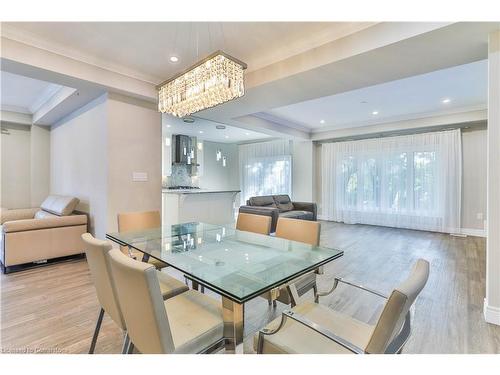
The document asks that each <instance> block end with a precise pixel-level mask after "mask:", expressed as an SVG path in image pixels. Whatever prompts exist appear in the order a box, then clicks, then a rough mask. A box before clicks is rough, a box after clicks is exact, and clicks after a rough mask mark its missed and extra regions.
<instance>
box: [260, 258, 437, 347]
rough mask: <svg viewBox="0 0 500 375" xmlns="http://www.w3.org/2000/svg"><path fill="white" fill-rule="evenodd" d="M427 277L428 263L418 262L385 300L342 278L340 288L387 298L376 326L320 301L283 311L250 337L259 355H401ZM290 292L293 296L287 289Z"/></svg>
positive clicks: (336, 282)
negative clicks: (343, 287) (358, 290)
mask: <svg viewBox="0 0 500 375" xmlns="http://www.w3.org/2000/svg"><path fill="white" fill-rule="evenodd" d="M428 277H429V263H428V262H427V261H426V260H423V259H419V260H418V261H417V262H416V263H415V265H414V267H413V270H412V271H411V273H410V276H409V277H408V278H407V279H406V280H405V281H404V282H403V283H401V284H400V285H399V286H397V287H396V288H395V289H394V290H393V291H392V293H391V294H390V296H389V297H386V296H384V295H383V294H382V293H380V292H377V291H374V290H372V289H368V288H365V287H362V286H359V285H355V284H353V283H350V282H347V281H345V280H342V279H339V278H337V279H335V283H334V286H333V288H332V289H331V290H330V291H329V292H327V293H322V294H320V296H325V295H328V294H330V293H331V292H332V291H333V290H334V289H335V288H336V287H337V285H338V283H344V284H346V285H349V286H352V287H355V288H358V289H361V290H363V291H366V292H368V293H371V294H373V295H376V296H378V297H380V298H383V299H385V300H386V302H385V305H384V308H383V310H382V313H381V314H380V316H379V319H378V321H377V323H376V324H375V325H374V326H372V325H369V324H366V323H364V322H361V321H359V320H357V319H354V318H353V317H351V316H348V315H345V314H342V313H340V312H336V311H333V310H331V309H330V308H328V307H327V306H323V305H320V304H319V303H318V301H316V302H314V303H313V302H307V303H303V304H299V305H297V306H295V307H294V308H293V309H291V310H288V311H285V312H283V314H282V316H281V318H277V319H275V320H274V321H272V322H271V323H270V324H269V325H268V326H267V327H266V328H264V329H262V330H260V331H259V332H258V333H257V334H256V335H255V336H254V348H255V350H256V351H257V353H265V354H267V353H270V354H279V353H306V354H353V353H354V354H364V353H378V354H383V353H388V354H389V353H401V351H402V350H403V347H404V345H405V343H406V341H407V340H408V338H409V336H410V332H411V327H410V325H411V312H410V308H411V306H412V305H413V303H414V302H415V300H416V298H417V296H418V295H419V293H420V292H421V291H422V289H423V288H424V286H425V284H426V282H427V279H428ZM290 293H294V291H293V288H290Z"/></svg>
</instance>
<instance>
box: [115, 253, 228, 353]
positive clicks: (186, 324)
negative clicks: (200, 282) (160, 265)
mask: <svg viewBox="0 0 500 375" xmlns="http://www.w3.org/2000/svg"><path fill="white" fill-rule="evenodd" d="M109 256H110V260H111V269H112V273H113V279H114V282H115V285H116V291H117V296H118V302H119V304H120V306H121V309H122V312H123V318H124V320H125V323H126V325H127V332H128V335H129V337H130V340H131V345H130V346H129V352H131V351H132V350H133V348H134V347H135V348H136V349H137V350H138V351H139V352H141V353H148V354H160V353H179V354H181V353H207V352H211V351H213V350H215V349H218V348H220V347H221V346H222V345H223V344H224V337H223V329H224V325H223V319H222V306H221V303H220V302H219V301H217V300H215V299H213V298H211V297H209V296H206V295H204V294H202V293H199V292H198V291H195V290H189V291H187V292H185V293H182V294H179V295H177V296H175V297H173V298H170V299H168V300H165V301H164V300H163V299H162V298H161V291H160V288H159V285H158V273H157V272H156V271H155V268H154V266H153V265H151V264H147V263H144V262H138V261H136V260H134V259H132V258H130V257H127V256H126V255H124V254H123V253H122V252H121V251H119V250H118V249H113V250H111V251H110V252H109Z"/></svg>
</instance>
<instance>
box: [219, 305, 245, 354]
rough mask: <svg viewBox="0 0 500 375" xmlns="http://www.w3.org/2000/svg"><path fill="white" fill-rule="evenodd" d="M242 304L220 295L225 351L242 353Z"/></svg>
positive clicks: (243, 310) (243, 311)
mask: <svg viewBox="0 0 500 375" xmlns="http://www.w3.org/2000/svg"><path fill="white" fill-rule="evenodd" d="M244 313H245V309H244V305H243V304H240V303H237V302H234V301H231V300H230V299H229V298H226V297H224V296H223V297H222V318H223V320H224V338H225V347H226V353H239V354H242V353H243V327H244V318H245V316H244Z"/></svg>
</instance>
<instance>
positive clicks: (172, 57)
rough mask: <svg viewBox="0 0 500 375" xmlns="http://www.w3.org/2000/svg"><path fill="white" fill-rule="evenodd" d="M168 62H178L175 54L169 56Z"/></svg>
mask: <svg viewBox="0 0 500 375" xmlns="http://www.w3.org/2000/svg"><path fill="white" fill-rule="evenodd" d="M169 60H170V62H173V63H176V62H179V58H178V57H177V56H173V55H172V56H170V59H169Z"/></svg>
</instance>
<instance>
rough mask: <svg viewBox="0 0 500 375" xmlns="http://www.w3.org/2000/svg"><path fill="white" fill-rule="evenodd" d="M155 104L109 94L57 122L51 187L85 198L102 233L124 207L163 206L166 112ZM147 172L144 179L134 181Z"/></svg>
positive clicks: (93, 222) (82, 203) (85, 206)
mask: <svg viewBox="0 0 500 375" xmlns="http://www.w3.org/2000/svg"><path fill="white" fill-rule="evenodd" d="M153 107H154V106H152V105H150V104H145V103H144V102H142V101H137V100H134V99H130V98H125V97H121V96H118V95H108V94H104V95H102V96H101V97H99V98H97V99H95V100H93V101H92V102H90V103H88V104H87V105H85V106H84V107H82V108H80V109H79V110H77V111H75V112H74V113H72V114H71V115H70V116H68V117H67V118H65V119H63V120H62V121H60V122H59V123H58V124H56V125H55V126H53V128H52V131H51V192H52V193H54V194H65V195H73V196H76V197H77V198H79V199H80V204H79V206H78V207H77V209H78V210H81V211H84V212H88V213H89V216H90V222H91V228H90V229H91V231H92V233H94V234H95V235H96V236H97V237H99V238H104V237H105V234H106V232H110V231H115V230H116V229H117V219H116V215H117V213H119V212H128V211H142V210H161V117H160V114H159V113H158V112H157V111H156V109H155V108H153ZM133 172H145V173H147V176H148V179H147V181H144V182H134V181H132V173H133Z"/></svg>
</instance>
